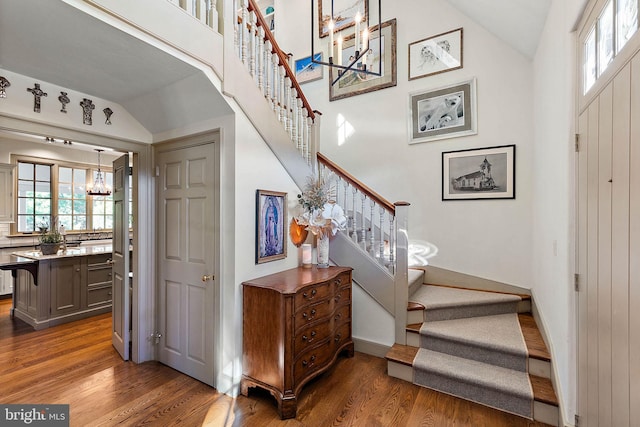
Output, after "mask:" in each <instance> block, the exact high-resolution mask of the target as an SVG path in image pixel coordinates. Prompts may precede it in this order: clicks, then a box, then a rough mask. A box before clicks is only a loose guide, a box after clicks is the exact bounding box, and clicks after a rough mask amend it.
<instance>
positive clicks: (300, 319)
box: [293, 299, 332, 331]
mask: <svg viewBox="0 0 640 427" xmlns="http://www.w3.org/2000/svg"><path fill="white" fill-rule="evenodd" d="M331 311H332V305H331V299H325V300H324V301H320V302H317V303H315V304H311V305H308V306H306V307H303V308H302V309H301V310H299V311H297V312H296V314H295V318H294V321H293V325H294V330H295V331H297V330H299V329H300V328H303V327H305V326H306V325H310V324H311V323H313V322H316V321H318V320H323V319H327V318H328V317H329V315H330V314H331Z"/></svg>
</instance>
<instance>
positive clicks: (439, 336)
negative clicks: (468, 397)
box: [420, 313, 527, 372]
mask: <svg viewBox="0 0 640 427" xmlns="http://www.w3.org/2000/svg"><path fill="white" fill-rule="evenodd" d="M420 336H421V338H420V342H421V347H423V348H426V349H429V350H434V351H439V352H442V353H448V354H451V355H455V356H459V357H465V358H468V359H473V360H477V361H480V362H484V363H491V364H494V365H497V366H502V367H504V368H509V369H517V370H519V371H523V372H525V371H526V370H527V348H526V344H525V341H524V338H523V336H522V332H521V331H520V324H519V322H518V316H517V315H516V314H515V313H507V314H499V315H493V316H481V317H473V318H460V319H452V320H441V321H435V322H424V323H423V324H422V327H421V328H420Z"/></svg>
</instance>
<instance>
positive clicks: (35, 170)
mask: <svg viewBox="0 0 640 427" xmlns="http://www.w3.org/2000/svg"><path fill="white" fill-rule="evenodd" d="M31 159H32V158H29V159H26V158H19V159H18V162H17V164H18V174H17V179H18V192H17V202H18V203H17V204H16V205H17V218H18V221H17V223H16V230H15V231H17V232H18V233H32V232H38V231H40V227H49V226H50V224H51V219H52V218H56V219H57V226H60V225H61V224H62V225H64V227H65V229H66V230H67V231H71V230H73V231H95V230H110V229H112V228H113V197H112V196H87V192H86V190H87V185H88V184H91V183H93V180H95V175H96V174H97V169H94V167H95V166H94V165H82V164H74V163H66V162H64V163H63V162H58V163H53V164H47V163H44V162H42V163H41V162H39V161H36V160H31ZM102 172H103V176H104V178H105V182H106V184H107V185H109V186H112V183H113V173H112V172H109V171H105V170H104V168H103V170H102Z"/></svg>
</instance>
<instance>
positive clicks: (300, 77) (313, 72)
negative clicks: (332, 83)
mask: <svg viewBox="0 0 640 427" xmlns="http://www.w3.org/2000/svg"><path fill="white" fill-rule="evenodd" d="M313 59H314V60H315V61H322V52H318V53H316V54H314V55H313ZM323 68H324V66H323V65H321V64H316V63H315V62H312V61H311V56H307V57H306V58H301V59H296V61H295V70H294V72H295V75H296V80H297V81H298V84H302V83H308V82H312V81H314V80H320V79H321V78H322V76H323V74H322V70H323Z"/></svg>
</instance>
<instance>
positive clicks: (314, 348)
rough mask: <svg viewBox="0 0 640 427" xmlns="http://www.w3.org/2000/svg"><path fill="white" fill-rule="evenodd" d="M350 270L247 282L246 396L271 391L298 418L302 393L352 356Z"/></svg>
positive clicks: (281, 409)
mask: <svg viewBox="0 0 640 427" xmlns="http://www.w3.org/2000/svg"><path fill="white" fill-rule="evenodd" d="M351 271H352V269H351V268H350V267H329V268H326V269H318V268H315V267H314V268H311V269H308V268H294V269H291V270H286V271H283V272H281V273H276V274H272V275H269V276H265V277H262V278H259V279H255V280H250V281H247V282H244V283H243V284H242V285H243V289H242V295H243V297H242V301H243V341H242V343H243V355H242V368H243V372H242V381H241V384H240V390H241V393H242V394H243V395H244V396H247V395H248V393H249V388H252V387H260V388H263V389H265V390H268V391H269V392H270V393H271V394H272V395H273V396H274V397H275V399H276V401H277V403H278V413H279V415H280V417H281V418H283V419H284V418H294V417H295V416H296V412H297V400H298V395H299V392H300V390H301V388H302V387H303V386H304V385H305V384H306V383H307V382H309V381H310V380H311V379H312V378H314V377H316V376H317V375H320V374H321V373H323V372H325V371H326V370H328V369H329V368H330V367H331V366H332V365H333V363H334V362H335V361H336V360H337V357H338V354H339V353H341V352H343V351H345V352H346V353H347V355H348V356H353V351H354V350H353V340H352V338H351Z"/></svg>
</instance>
